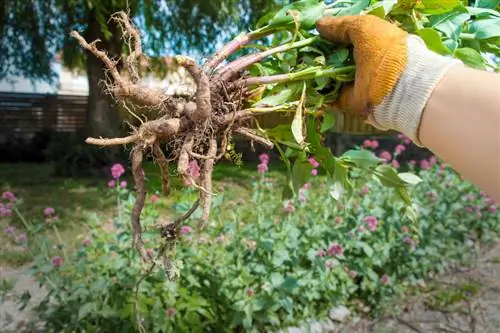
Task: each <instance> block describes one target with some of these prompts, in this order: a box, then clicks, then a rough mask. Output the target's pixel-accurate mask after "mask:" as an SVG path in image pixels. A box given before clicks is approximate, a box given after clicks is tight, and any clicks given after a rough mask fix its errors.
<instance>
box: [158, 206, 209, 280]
mask: <svg viewBox="0 0 500 333" xmlns="http://www.w3.org/2000/svg"><path fill="white" fill-rule="evenodd" d="M199 205H200V199H199V198H198V199H196V201H195V202H194V204H193V205H192V206H191V208H190V209H189V210H188V211H187V212H186V213H185V214H184V215H182V216H180V217H178V218H177V219H176V220H175V221H174V222H172V223H167V224H165V223H162V224H160V226H159V227H160V228H161V235H162V236H163V238H164V239H165V253H164V255H163V266H164V268H165V271H166V273H167V276H168V279H169V280H170V281H175V280H176V278H177V275H178V274H177V272H176V269H175V268H176V267H175V264H174V261H175V246H176V243H177V237H178V236H179V231H180V227H181V223H182V222H184V221H185V220H187V219H188V218H189V217H190V216H191V215H192V214H193V213H194V212H195V211H196V209H197V208H198V206H199Z"/></svg>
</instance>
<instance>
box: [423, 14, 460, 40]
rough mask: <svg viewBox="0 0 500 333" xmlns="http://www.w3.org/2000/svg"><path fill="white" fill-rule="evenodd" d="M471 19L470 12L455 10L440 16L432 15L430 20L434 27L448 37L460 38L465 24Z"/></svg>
mask: <svg viewBox="0 0 500 333" xmlns="http://www.w3.org/2000/svg"><path fill="white" fill-rule="evenodd" d="M469 19H470V14H467V13H461V12H453V13H446V14H443V15H438V16H431V17H430V18H429V22H430V23H431V25H432V27H433V28H434V29H437V30H439V31H441V32H442V33H443V34H445V35H446V37H448V38H452V39H454V40H458V37H459V36H460V33H461V32H462V28H463V24H464V23H465V22H466V21H467V20H469Z"/></svg>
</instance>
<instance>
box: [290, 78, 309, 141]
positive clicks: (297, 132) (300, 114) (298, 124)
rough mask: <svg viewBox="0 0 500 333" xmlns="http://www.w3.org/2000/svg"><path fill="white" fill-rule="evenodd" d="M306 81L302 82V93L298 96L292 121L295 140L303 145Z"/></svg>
mask: <svg viewBox="0 0 500 333" xmlns="http://www.w3.org/2000/svg"><path fill="white" fill-rule="evenodd" d="M306 89H307V86H306V83H305V82H304V86H303V88H302V95H301V96H300V101H299V105H297V110H296V111H295V116H294V117H293V121H292V133H293V137H294V138H295V141H297V143H298V144H299V145H300V146H301V147H303V146H304V143H305V138H304V111H303V110H304V102H305V99H306Z"/></svg>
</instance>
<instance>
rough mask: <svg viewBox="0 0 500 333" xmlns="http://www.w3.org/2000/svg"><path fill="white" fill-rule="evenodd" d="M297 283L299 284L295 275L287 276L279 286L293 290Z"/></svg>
mask: <svg viewBox="0 0 500 333" xmlns="http://www.w3.org/2000/svg"><path fill="white" fill-rule="evenodd" d="M298 285H299V284H298V281H297V279H296V278H295V277H293V276H287V277H286V278H285V281H284V282H283V284H282V285H281V287H282V288H284V289H286V290H288V291H293V290H294V289H295V288H297V287H298Z"/></svg>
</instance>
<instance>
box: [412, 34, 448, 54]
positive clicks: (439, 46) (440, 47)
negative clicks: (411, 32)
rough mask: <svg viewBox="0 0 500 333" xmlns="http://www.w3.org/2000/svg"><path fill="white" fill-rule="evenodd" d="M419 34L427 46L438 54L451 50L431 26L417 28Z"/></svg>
mask: <svg viewBox="0 0 500 333" xmlns="http://www.w3.org/2000/svg"><path fill="white" fill-rule="evenodd" d="M418 34H419V36H420V37H421V38H422V39H423V40H424V42H425V44H426V45H427V47H428V48H429V49H430V50H432V51H434V52H437V53H439V54H442V55H448V54H451V51H450V50H449V49H448V48H447V47H446V46H445V45H444V44H443V41H442V40H441V36H440V35H439V32H437V31H436V30H434V29H431V28H423V29H420V30H418Z"/></svg>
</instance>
